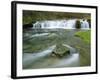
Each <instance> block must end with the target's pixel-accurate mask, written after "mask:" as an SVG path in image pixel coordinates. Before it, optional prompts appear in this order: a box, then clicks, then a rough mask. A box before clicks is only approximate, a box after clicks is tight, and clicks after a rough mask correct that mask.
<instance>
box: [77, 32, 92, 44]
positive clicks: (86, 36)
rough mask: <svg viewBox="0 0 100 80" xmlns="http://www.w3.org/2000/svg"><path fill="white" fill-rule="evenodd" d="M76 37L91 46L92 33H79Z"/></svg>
mask: <svg viewBox="0 0 100 80" xmlns="http://www.w3.org/2000/svg"><path fill="white" fill-rule="evenodd" d="M75 36H78V37H80V38H81V39H83V40H84V41H85V42H86V43H89V44H90V41H91V31H90V30H88V31H78V32H76V33H75Z"/></svg>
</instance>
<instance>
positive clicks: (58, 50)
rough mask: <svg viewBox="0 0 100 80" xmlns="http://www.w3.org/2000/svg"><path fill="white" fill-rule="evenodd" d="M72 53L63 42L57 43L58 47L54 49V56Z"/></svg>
mask: <svg viewBox="0 0 100 80" xmlns="http://www.w3.org/2000/svg"><path fill="white" fill-rule="evenodd" d="M68 54H70V50H69V49H68V48H67V47H65V46H63V45H62V44H57V45H56V48H55V49H54V50H53V51H52V56H57V57H64V56H66V55H68Z"/></svg>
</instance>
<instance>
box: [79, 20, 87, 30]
mask: <svg viewBox="0 0 100 80" xmlns="http://www.w3.org/2000/svg"><path fill="white" fill-rule="evenodd" d="M80 22H81V29H86V30H88V29H89V23H88V22H87V20H84V21H83V20H80Z"/></svg>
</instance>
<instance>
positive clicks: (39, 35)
mask: <svg viewBox="0 0 100 80" xmlns="http://www.w3.org/2000/svg"><path fill="white" fill-rule="evenodd" d="M48 34H49V33H41V34H34V35H32V36H31V37H41V36H47V35H48Z"/></svg>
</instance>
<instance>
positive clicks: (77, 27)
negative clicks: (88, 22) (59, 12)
mask: <svg viewBox="0 0 100 80" xmlns="http://www.w3.org/2000/svg"><path fill="white" fill-rule="evenodd" d="M80 28H81V23H80V21H79V20H77V21H76V29H80Z"/></svg>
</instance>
